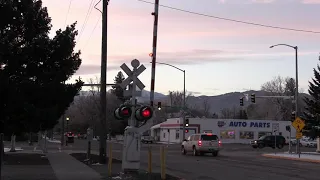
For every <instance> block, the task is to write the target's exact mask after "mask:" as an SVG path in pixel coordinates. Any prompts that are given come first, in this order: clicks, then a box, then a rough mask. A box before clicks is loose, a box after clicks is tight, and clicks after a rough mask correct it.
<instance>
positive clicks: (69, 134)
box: [65, 132, 74, 143]
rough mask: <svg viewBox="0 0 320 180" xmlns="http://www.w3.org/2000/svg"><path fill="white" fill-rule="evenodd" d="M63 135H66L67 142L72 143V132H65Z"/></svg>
mask: <svg viewBox="0 0 320 180" xmlns="http://www.w3.org/2000/svg"><path fill="white" fill-rule="evenodd" d="M65 135H66V137H67V143H74V134H73V133H72V132H67V133H66V134H65Z"/></svg>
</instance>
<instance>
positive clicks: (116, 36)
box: [43, 0, 320, 95]
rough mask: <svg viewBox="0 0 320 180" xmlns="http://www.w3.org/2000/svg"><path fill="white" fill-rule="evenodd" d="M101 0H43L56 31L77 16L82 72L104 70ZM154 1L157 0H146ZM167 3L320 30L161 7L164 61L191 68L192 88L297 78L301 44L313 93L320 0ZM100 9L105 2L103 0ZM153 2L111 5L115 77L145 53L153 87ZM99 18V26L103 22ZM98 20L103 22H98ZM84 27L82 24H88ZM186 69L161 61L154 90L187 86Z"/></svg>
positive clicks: (302, 79) (227, 88)
mask: <svg viewBox="0 0 320 180" xmlns="http://www.w3.org/2000/svg"><path fill="white" fill-rule="evenodd" d="M98 1H99V0H72V2H71V6H70V9H69V13H67V12H68V7H69V3H70V0H54V1H53V0H43V5H44V6H46V7H48V11H49V15H50V16H51V17H52V25H53V29H52V36H53V35H54V33H55V31H56V30H58V29H60V28H62V29H65V26H66V25H68V24H71V23H73V22H75V21H77V22H78V24H77V28H78V30H79V33H80V34H79V36H78V38H77V47H76V49H77V50H78V49H80V50H81V52H82V56H81V58H82V60H83V62H82V65H81V68H80V70H79V71H78V72H77V74H76V76H75V77H79V76H80V77H82V79H83V80H84V81H88V79H89V78H95V77H99V76H100V75H99V73H100V56H101V55H100V52H101V13H100V12H99V11H97V10H95V9H94V8H92V10H91V11H90V12H91V13H89V16H88V17H89V18H88V20H87V23H86V24H84V22H85V17H86V15H87V12H88V9H89V7H90V4H91V2H94V4H96V3H97V2H98ZM145 1H148V2H154V0H145ZM160 4H161V5H165V6H169V7H174V8H179V9H183V10H187V11H192V12H196V13H201V14H206V15H210V16H218V17H223V18H229V19H235V20H240V21H246V22H253V23H258V24H264V25H270V26H279V27H285V28H292V29H302V30H307V31H315V32H318V33H304V32H294V31H288V30H281V29H272V28H266V27H260V26H253V25H247V24H241V23H237V22H231V21H226V20H219V19H215V18H212V17H205V16H200V15H195V14H191V13H186V12H181V11H176V10H172V9H169V8H166V7H160V10H159V30H158V49H157V52H158V56H157V61H158V62H164V63H169V64H172V65H175V66H177V67H179V68H181V69H185V70H186V87H187V90H188V91H189V92H193V93H194V94H195V95H200V94H201V95H218V94H222V93H226V92H231V91H232V92H233V91H245V90H249V89H252V90H258V89H260V86H261V84H263V83H264V82H266V81H269V80H271V79H272V78H273V77H274V76H277V75H280V76H283V77H286V76H291V77H295V56H294V49H291V48H288V47H276V48H273V49H270V48H269V46H271V45H274V44H279V43H286V44H290V45H292V46H298V47H299V83H300V88H303V89H304V91H305V92H306V91H307V89H308V81H309V80H310V79H311V78H312V77H313V72H312V69H313V68H314V67H316V66H317V63H318V59H319V58H318V56H319V52H320V21H319V17H320V10H319V9H320V0H160ZM97 7H98V8H99V9H101V8H102V3H100V4H98V5H97ZM153 9H154V5H153V4H148V3H144V2H141V1H138V0H110V3H109V6H108V10H109V12H108V16H109V17H108V72H107V81H108V83H113V79H114V76H115V75H116V74H117V72H118V71H120V67H119V66H120V65H121V64H122V63H127V64H128V65H130V62H131V60H132V59H139V60H140V61H141V63H142V64H144V65H145V66H146V67H147V70H146V71H145V72H143V73H142V74H141V77H140V79H141V80H142V82H143V83H144V84H145V85H146V90H149V89H150V78H151V66H150V63H149V62H150V60H151V58H150V57H149V56H148V55H149V53H150V52H151V51H152V33H153V19H154V18H153V16H152V15H151V13H152V12H153ZM96 25H97V26H96ZM95 26H96V28H95ZM81 29H83V30H82V31H81ZM182 88H183V73H182V72H180V71H177V70H176V69H174V68H171V67H168V66H163V65H157V67H156V86H155V89H156V91H157V92H160V93H165V94H166V93H168V91H169V90H182Z"/></svg>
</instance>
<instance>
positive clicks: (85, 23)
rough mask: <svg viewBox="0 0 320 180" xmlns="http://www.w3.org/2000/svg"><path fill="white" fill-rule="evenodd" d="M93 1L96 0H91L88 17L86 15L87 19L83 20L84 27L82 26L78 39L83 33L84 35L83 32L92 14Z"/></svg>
mask: <svg viewBox="0 0 320 180" xmlns="http://www.w3.org/2000/svg"><path fill="white" fill-rule="evenodd" d="M93 2H94V0H91V3H90V5H89V8H88V11H87V14H86V17H85V19H84V22H83V24H82V27H81V30H80V33H79V36H78V41H79V40H80V38H81V35H82V33H83V31H84V29H85V27H86V25H87V22H88V19H89V16H90V14H91V12H92V8H93Z"/></svg>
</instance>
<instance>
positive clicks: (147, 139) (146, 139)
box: [141, 136, 154, 144]
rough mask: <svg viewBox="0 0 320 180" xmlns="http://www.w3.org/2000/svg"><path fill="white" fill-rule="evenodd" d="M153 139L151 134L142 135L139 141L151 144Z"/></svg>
mask: <svg viewBox="0 0 320 180" xmlns="http://www.w3.org/2000/svg"><path fill="white" fill-rule="evenodd" d="M153 141H154V139H153V137H152V136H142V137H141V142H142V143H146V144H148V143H150V144H152V143H153Z"/></svg>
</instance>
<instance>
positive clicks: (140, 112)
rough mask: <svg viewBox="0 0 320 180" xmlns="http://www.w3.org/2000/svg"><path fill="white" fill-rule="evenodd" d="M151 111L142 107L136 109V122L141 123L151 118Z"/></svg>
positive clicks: (146, 107) (147, 107)
mask: <svg viewBox="0 0 320 180" xmlns="http://www.w3.org/2000/svg"><path fill="white" fill-rule="evenodd" d="M152 115H153V110H152V109H151V107H149V106H143V107H141V108H138V109H137V110H136V112H135V118H136V119H137V121H140V122H143V121H146V120H149V119H150V118H152Z"/></svg>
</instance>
